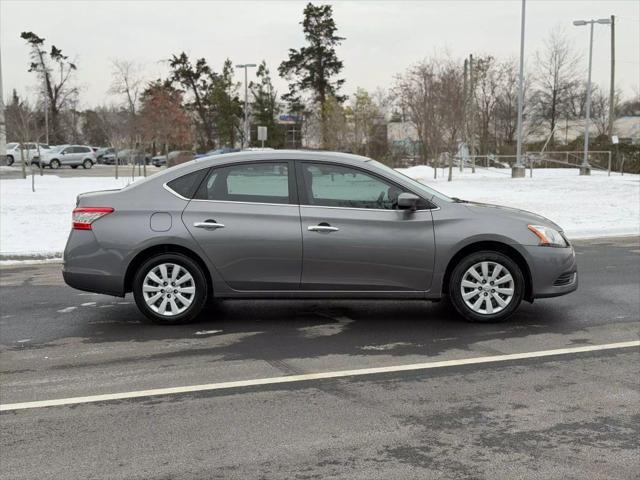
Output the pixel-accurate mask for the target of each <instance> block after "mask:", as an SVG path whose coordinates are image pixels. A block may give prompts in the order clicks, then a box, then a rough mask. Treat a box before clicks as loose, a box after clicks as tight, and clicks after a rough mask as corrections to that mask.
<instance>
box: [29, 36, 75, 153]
mask: <svg viewBox="0 0 640 480" xmlns="http://www.w3.org/2000/svg"><path fill="white" fill-rule="evenodd" d="M20 37H21V38H22V39H24V40H25V41H26V42H27V43H28V44H29V46H30V47H31V54H30V56H31V63H30V65H29V71H30V72H35V73H37V74H38V79H39V82H40V85H39V87H38V90H39V91H44V95H45V97H46V99H47V109H48V111H49V112H50V113H51V115H50V126H51V128H50V130H51V135H52V136H51V141H52V142H54V143H63V142H64V133H63V132H62V129H61V125H60V120H59V117H60V113H61V112H62V111H63V110H64V109H65V108H66V107H67V106H68V103H69V102H70V101H71V100H72V99H73V98H76V97H77V96H78V89H77V88H76V87H73V86H71V74H72V73H73V72H74V71H75V70H76V65H75V63H73V62H71V61H69V58H68V57H67V56H65V55H63V54H62V50H60V49H59V48H57V47H56V46H55V45H52V46H51V50H50V51H49V52H47V51H45V49H44V41H45V39H44V38H41V37H39V36H38V35H36V34H35V33H33V32H22V34H21V35H20Z"/></svg>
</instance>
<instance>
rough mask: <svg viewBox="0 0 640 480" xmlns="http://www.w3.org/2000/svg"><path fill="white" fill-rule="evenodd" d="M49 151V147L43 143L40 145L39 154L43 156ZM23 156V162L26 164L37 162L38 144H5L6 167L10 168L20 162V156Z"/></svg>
mask: <svg viewBox="0 0 640 480" xmlns="http://www.w3.org/2000/svg"><path fill="white" fill-rule="evenodd" d="M20 150H22V151H23V154H21V153H20ZM49 150H50V147H49V145H46V144H44V143H41V144H40V153H41V154H44V153H45V152H48V151H49ZM23 155H24V161H25V162H27V163H32V162H33V161H34V160H36V161H37V158H38V144H36V143H31V142H30V143H22V144H21V143H20V142H11V143H7V165H9V166H11V165H13V164H14V163H15V162H18V163H19V162H21V161H22V156H23Z"/></svg>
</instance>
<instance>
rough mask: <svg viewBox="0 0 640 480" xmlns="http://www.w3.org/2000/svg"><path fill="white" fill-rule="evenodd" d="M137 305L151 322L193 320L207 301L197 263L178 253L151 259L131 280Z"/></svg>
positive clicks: (179, 322) (205, 289) (203, 277)
mask: <svg viewBox="0 0 640 480" xmlns="http://www.w3.org/2000/svg"><path fill="white" fill-rule="evenodd" d="M133 295H134V298H135V301H136V305H138V308H139V309H140V311H141V312H142V313H144V314H145V315H146V316H147V317H148V318H149V319H150V320H151V321H153V322H155V323H159V324H165V325H173V324H183V323H188V322H191V321H193V320H194V319H195V318H196V317H197V316H198V314H199V313H200V311H201V310H202V308H203V307H204V305H205V303H206V301H207V282H206V280H205V276H204V272H203V271H202V269H201V268H200V267H199V266H198V264H197V263H196V262H194V261H193V260H191V259H190V258H189V257H186V256H184V255H181V254H177V253H165V254H162V255H157V256H155V257H152V258H150V259H149V260H147V261H146V262H144V263H143V264H142V265H141V266H140V268H138V270H137V272H136V274H135V277H134V279H133Z"/></svg>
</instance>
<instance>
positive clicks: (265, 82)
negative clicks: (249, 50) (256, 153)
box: [249, 60, 284, 148]
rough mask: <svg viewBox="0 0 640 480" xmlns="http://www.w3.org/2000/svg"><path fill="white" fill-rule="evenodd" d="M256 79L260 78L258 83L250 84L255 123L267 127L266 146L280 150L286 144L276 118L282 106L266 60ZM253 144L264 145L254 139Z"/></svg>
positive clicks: (259, 67) (259, 68) (260, 66)
mask: <svg viewBox="0 0 640 480" xmlns="http://www.w3.org/2000/svg"><path fill="white" fill-rule="evenodd" d="M256 77H258V81H257V82H255V83H254V82H251V83H250V84H249V88H250V89H251V95H252V97H253V101H252V102H251V110H252V112H253V120H254V123H255V124H256V125H257V126H263V127H267V142H266V144H265V145H267V146H269V147H272V148H280V147H282V145H283V143H284V141H283V138H282V135H283V132H282V128H281V126H280V125H279V124H278V123H276V118H277V116H278V114H279V113H280V105H279V103H278V94H277V92H276V91H275V89H274V88H273V83H272V81H271V75H270V72H269V68H268V67H267V63H266V62H265V61H264V60H263V61H262V63H261V64H260V65H259V66H258V70H257V72H256ZM253 143H254V145H256V146H258V145H261V144H262V142H258V140H257V138H256V139H254V142H253Z"/></svg>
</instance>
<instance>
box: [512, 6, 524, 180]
mask: <svg viewBox="0 0 640 480" xmlns="http://www.w3.org/2000/svg"><path fill="white" fill-rule="evenodd" d="M524 17H525V0H522V14H521V18H520V75H519V78H518V139H517V141H518V146H517V150H516V164H515V165H514V167H513V168H512V169H511V176H512V177H514V178H517V177H518V178H521V177H524V175H525V165H524V163H523V162H522V104H523V103H524Z"/></svg>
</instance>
